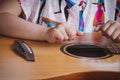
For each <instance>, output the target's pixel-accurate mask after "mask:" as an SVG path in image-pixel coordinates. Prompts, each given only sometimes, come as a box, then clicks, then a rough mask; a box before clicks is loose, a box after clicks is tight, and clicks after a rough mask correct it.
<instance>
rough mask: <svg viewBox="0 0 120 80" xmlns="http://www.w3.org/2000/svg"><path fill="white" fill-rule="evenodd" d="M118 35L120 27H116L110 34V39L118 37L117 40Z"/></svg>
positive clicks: (119, 34)
mask: <svg viewBox="0 0 120 80" xmlns="http://www.w3.org/2000/svg"><path fill="white" fill-rule="evenodd" d="M119 36H120V28H116V29H115V30H114V32H113V33H112V35H111V39H112V40H117V38H118V40H119Z"/></svg>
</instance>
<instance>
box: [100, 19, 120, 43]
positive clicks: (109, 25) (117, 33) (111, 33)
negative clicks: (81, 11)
mask: <svg viewBox="0 0 120 80" xmlns="http://www.w3.org/2000/svg"><path fill="white" fill-rule="evenodd" d="M98 28H99V30H101V31H102V33H103V35H104V36H106V37H107V38H111V39H112V40H114V41H116V42H120V23H118V22H116V21H111V20H109V21H108V22H106V23H105V24H104V25H102V26H101V27H100V26H98Z"/></svg>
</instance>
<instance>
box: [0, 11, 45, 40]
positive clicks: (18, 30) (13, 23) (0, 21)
mask: <svg viewBox="0 0 120 80" xmlns="http://www.w3.org/2000/svg"><path fill="white" fill-rule="evenodd" d="M46 32H47V28H46V27H41V26H40V25H37V24H34V23H30V22H27V21H25V20H24V19H21V18H19V17H17V16H14V15H12V14H9V13H0V34H2V35H6V36H10V37H16V38H23V39H30V40H45V34H46Z"/></svg>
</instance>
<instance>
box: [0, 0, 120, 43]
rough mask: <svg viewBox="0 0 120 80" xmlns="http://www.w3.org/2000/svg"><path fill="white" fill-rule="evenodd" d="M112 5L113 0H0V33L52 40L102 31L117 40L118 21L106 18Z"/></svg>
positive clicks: (111, 12)
mask: <svg viewBox="0 0 120 80" xmlns="http://www.w3.org/2000/svg"><path fill="white" fill-rule="evenodd" d="M118 1H119V0H118ZM115 5H116V0H109V1H108V0H1V2H0V34H3V35H7V36H12V37H18V38H24V39H31V40H43V41H48V42H50V43H54V42H61V41H65V40H71V39H74V38H75V36H76V35H82V32H85V33H89V32H93V31H95V30H96V31H98V30H101V31H102V33H103V34H104V35H105V36H106V37H109V38H111V39H113V40H115V41H118V42H120V31H119V30H120V24H119V23H118V22H115V21H108V20H114V17H115ZM118 12H119V8H118ZM107 21H108V22H107ZM78 30H79V31H78ZM27 31H28V32H27Z"/></svg>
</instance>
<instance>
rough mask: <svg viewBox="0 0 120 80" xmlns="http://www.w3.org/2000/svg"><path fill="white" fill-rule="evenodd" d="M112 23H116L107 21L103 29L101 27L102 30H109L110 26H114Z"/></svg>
mask: <svg viewBox="0 0 120 80" xmlns="http://www.w3.org/2000/svg"><path fill="white" fill-rule="evenodd" d="M112 23H114V21H111V20H109V21H107V22H106V24H104V25H103V27H101V30H102V31H103V32H105V31H106V30H107V29H108V28H109V26H110V25H112Z"/></svg>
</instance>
